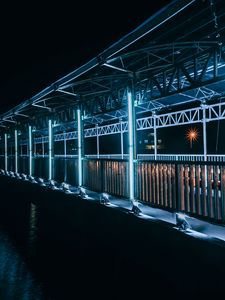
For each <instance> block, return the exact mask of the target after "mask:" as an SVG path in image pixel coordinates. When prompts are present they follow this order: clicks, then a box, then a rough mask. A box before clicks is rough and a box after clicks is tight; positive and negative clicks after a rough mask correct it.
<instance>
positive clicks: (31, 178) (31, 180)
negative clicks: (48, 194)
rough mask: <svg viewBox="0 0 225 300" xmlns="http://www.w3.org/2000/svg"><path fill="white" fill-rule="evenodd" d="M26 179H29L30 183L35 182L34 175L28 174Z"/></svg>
mask: <svg viewBox="0 0 225 300" xmlns="http://www.w3.org/2000/svg"><path fill="white" fill-rule="evenodd" d="M28 180H29V181H30V182H31V183H37V181H36V180H35V178H34V176H32V175H29V176H28Z"/></svg>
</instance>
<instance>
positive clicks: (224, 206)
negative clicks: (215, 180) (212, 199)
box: [221, 166, 225, 222]
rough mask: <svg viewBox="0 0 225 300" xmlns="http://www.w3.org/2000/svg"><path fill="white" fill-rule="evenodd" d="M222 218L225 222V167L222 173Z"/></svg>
mask: <svg viewBox="0 0 225 300" xmlns="http://www.w3.org/2000/svg"><path fill="white" fill-rule="evenodd" d="M221 218H222V220H223V222H224V221H225V166H222V171H221Z"/></svg>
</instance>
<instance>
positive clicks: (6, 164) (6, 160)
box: [5, 133, 8, 171]
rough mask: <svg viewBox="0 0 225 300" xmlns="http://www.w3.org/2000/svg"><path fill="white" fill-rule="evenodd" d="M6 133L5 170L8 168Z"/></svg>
mask: <svg viewBox="0 0 225 300" xmlns="http://www.w3.org/2000/svg"><path fill="white" fill-rule="evenodd" d="M7 138H8V137H7V133H5V170H6V171H7V170H8V152H7V151H8V145H7Z"/></svg>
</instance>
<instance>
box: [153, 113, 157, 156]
mask: <svg viewBox="0 0 225 300" xmlns="http://www.w3.org/2000/svg"><path fill="white" fill-rule="evenodd" d="M153 120H154V124H153V126H154V158H155V160H157V127H156V114H155V112H154V113H153Z"/></svg>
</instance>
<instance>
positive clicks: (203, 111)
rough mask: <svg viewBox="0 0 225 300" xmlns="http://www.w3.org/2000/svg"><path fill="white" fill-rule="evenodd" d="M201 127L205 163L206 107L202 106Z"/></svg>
mask: <svg viewBox="0 0 225 300" xmlns="http://www.w3.org/2000/svg"><path fill="white" fill-rule="evenodd" d="M201 107H202V125H203V154H204V161H207V132H206V121H207V120H206V107H207V106H206V105H205V104H202V105H201Z"/></svg>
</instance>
